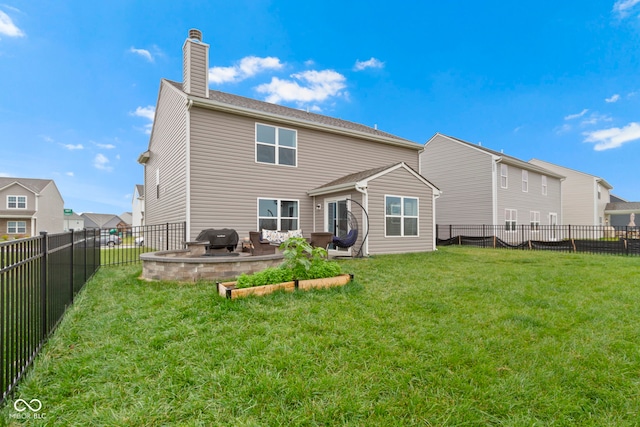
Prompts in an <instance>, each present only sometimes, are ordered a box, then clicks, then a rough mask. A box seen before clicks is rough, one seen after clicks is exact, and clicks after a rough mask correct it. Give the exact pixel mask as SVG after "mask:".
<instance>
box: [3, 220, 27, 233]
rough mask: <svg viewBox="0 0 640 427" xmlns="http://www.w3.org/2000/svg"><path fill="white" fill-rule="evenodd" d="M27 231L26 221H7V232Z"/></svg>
mask: <svg viewBox="0 0 640 427" xmlns="http://www.w3.org/2000/svg"><path fill="white" fill-rule="evenodd" d="M26 232H27V222H26V221H8V222H7V233H8V234H25V233H26Z"/></svg>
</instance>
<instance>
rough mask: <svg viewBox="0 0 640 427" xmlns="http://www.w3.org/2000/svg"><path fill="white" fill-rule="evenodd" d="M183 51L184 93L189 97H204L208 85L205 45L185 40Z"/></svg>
mask: <svg viewBox="0 0 640 427" xmlns="http://www.w3.org/2000/svg"><path fill="white" fill-rule="evenodd" d="M183 49H184V54H183V56H182V61H183V67H182V69H183V70H184V71H183V76H182V77H183V80H182V81H183V82H184V85H183V86H184V91H185V92H186V93H188V94H190V95H194V96H201V97H206V96H207V85H208V83H209V77H208V74H207V73H208V67H207V55H208V52H207V51H208V49H207V45H205V44H201V43H195V42H192V41H190V40H187V41H186V42H185V45H184V48H183Z"/></svg>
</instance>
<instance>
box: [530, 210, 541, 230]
mask: <svg viewBox="0 0 640 427" xmlns="http://www.w3.org/2000/svg"><path fill="white" fill-rule="evenodd" d="M530 218H531V231H540V212H539V211H531V213H530Z"/></svg>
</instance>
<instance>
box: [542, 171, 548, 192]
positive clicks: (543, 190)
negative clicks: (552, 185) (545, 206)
mask: <svg viewBox="0 0 640 427" xmlns="http://www.w3.org/2000/svg"><path fill="white" fill-rule="evenodd" d="M542 195H543V196H546V195H547V177H546V176H545V175H542Z"/></svg>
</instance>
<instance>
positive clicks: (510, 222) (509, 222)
mask: <svg viewBox="0 0 640 427" xmlns="http://www.w3.org/2000/svg"><path fill="white" fill-rule="evenodd" d="M517 223H518V211H517V210H515V209H505V210H504V226H505V230H506V231H516V224H517Z"/></svg>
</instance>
